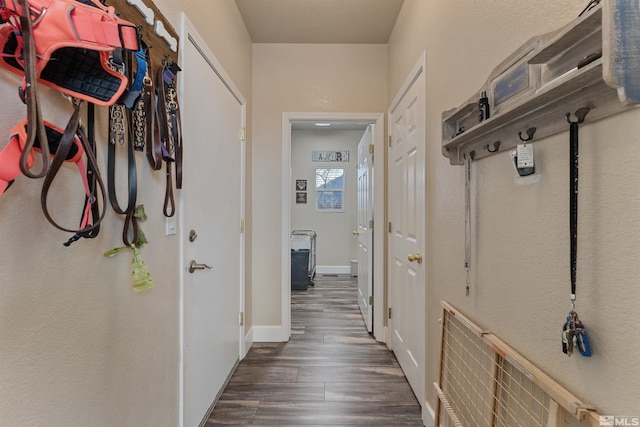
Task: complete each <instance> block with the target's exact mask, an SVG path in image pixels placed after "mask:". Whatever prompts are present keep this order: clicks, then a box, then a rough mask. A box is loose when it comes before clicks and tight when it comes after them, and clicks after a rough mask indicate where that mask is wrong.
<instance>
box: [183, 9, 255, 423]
mask: <svg viewBox="0 0 640 427" xmlns="http://www.w3.org/2000/svg"><path fill="white" fill-rule="evenodd" d="M189 41H190V42H191V43H193V46H194V47H195V48H196V49H197V50H198V51H199V52H200V54H201V55H202V57H203V58H204V59H205V60H206V61H207V63H208V64H209V66H210V67H211V69H212V70H213V71H214V72H215V73H216V74H217V75H218V77H219V78H220V80H221V81H222V82H223V83H224V85H225V86H226V87H227V89H229V92H230V93H231V94H232V95H233V96H234V97H235V98H236V99H237V100H238V103H239V104H240V105H241V110H242V111H241V114H242V118H241V123H242V126H243V127H245V128H246V111H247V103H246V101H245V99H244V97H243V96H242V94H241V93H240V91H239V90H238V88H237V87H236V86H235V84H234V83H233V81H232V80H231V77H229V75H228V74H227V72H226V71H225V70H224V68H223V67H222V65H221V64H220V62H218V60H217V58H216V57H215V55H214V54H213V53H212V52H211V50H210V49H209V48H208V47H207V44H206V42H205V41H204V39H203V38H202V37H201V36H200V34H199V33H198V31H197V30H196V27H195V26H194V25H193V24H192V23H191V21H190V20H189V18H188V17H187V15H186V14H185V13H184V12H181V13H180V49H179V61H178V62H179V64H180V67H182V69H186V67H187V65H186V64H185V57H184V52H185V50H186V43H188V42H189ZM184 85H185V82H184V79H181V78H178V89H179V96H180V101H181V102H182V101H183V99H182V96H184ZM182 103H183V102H182ZM183 105H184V103H183ZM241 143H242V148H241V165H240V167H241V177H242V178H241V179H242V182H241V191H242V195H241V207H240V214H241V216H242V218H245V192H246V182H245V181H246V180H245V175H246V144H245V141H242V142H241ZM178 198H179V199H178V206H179V211H178V216H179V218H178V221H179V227H178V237H179V239H180V240H179V241H180V242H184V241H185V238H186V236H185V231H184V230H185V227H184V215H181V212H184V198H183V197H182V193H181V192H179V196H178ZM245 244H246V242H245V234H244V233H241V235H240V251H241V252H240V260H241V261H240V283H239V284H238V286H239V287H240V294H239V296H240V307H239V312H241V313H244V311H245V306H244V299H245V292H244V288H245V280H246V278H245V271H244V270H245V262H244V259H245V257H244V250H245ZM178 258H179V261H178V262H179V264H178V270H179V271H180V274H179V279H180V289H179V328H180V330H179V339H178V342H179V346H180V347H179V367H178V369H179V373H178V377H179V385H178V388H179V403H178V406H179V408H178V412H179V423H178V425H179V426H180V427H183V426H184V273H185V269H184V268H182V266H184V265H185V257H184V245H183V244H180V254H179V257H178ZM239 329H240V331H239V334H240V339H239V341H240V345H239V348H238V355H239V360H242V359H243V358H244V356H245V355H246V352H247V349H248V348H250V347H251V344H252V343H253V341H252V340H249V341H248V342H249V347H247V346H246V344H247V339H246V337H245V327H244V325H242V326H240V328H239Z"/></svg>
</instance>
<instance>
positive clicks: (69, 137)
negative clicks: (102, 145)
mask: <svg viewBox="0 0 640 427" xmlns="http://www.w3.org/2000/svg"><path fill="white" fill-rule="evenodd" d="M81 105H82V101H80V102H78V103H77V104H76V105H75V111H74V113H73V115H72V116H71V119H69V123H67V127H66V128H65V130H64V133H63V135H62V138H61V139H60V145H59V146H58V150H57V151H56V154H55V156H54V158H53V161H52V162H51V167H50V169H49V172H48V173H47V175H46V176H45V178H44V182H43V184H42V191H41V193H40V204H41V206H42V212H43V213H44V216H45V217H46V218H47V220H48V221H49V222H50V223H51V225H53V226H54V227H56V228H57V229H59V230H62V231H68V232H71V233H82V232H89V231H92V230H94V229H96V228H97V227H98V226H99V224H100V223H101V222H102V219H103V218H104V215H105V213H106V209H102V211H101V212H100V215H99V216H98V218H97V220H94V223H93V224H88V221H84V220H83V224H84V225H85V226H84V227H82V225H83V224H81V228H80V229H79V230H74V229H70V228H66V227H63V226H61V225H60V224H58V223H57V222H56V221H54V219H53V218H52V216H51V214H50V213H49V208H48V205H47V199H48V196H49V189H50V187H51V184H52V183H53V180H54V179H55V177H56V175H57V173H58V171H59V170H60V167H61V166H62V164H63V163H64V161H65V159H66V158H67V156H68V154H69V151H70V150H71V147H72V146H73V143H74V141H73V139H74V136H77V137H78V139H79V140H80V142H81V144H82V148H83V149H84V152H85V155H86V156H87V169H88V170H91V171H92V174H93V175H94V176H95V179H96V184H97V186H98V188H99V189H100V193H101V195H102V206H103V207H104V206H106V191H105V188H104V183H103V182H102V178H101V177H100V171H99V168H98V164H97V162H96V158H95V154H94V152H93V149H92V147H91V146H90V144H89V142H88V140H87V136H86V134H85V133H84V130H83V129H82V127H81V126H80V107H81ZM45 140H46V139H45ZM45 140H43V141H45ZM42 145H43V146H44V145H47V144H42ZM95 197H96V195H95V194H92V195H90V196H89V198H90V199H91V198H93V199H94V201H95ZM85 212H86V208H85ZM85 215H86V213H85Z"/></svg>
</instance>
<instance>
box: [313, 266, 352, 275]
mask: <svg viewBox="0 0 640 427" xmlns="http://www.w3.org/2000/svg"><path fill="white" fill-rule="evenodd" d="M316 274H351V266H350V265H318V266H316Z"/></svg>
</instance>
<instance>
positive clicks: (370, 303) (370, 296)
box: [369, 295, 373, 305]
mask: <svg viewBox="0 0 640 427" xmlns="http://www.w3.org/2000/svg"><path fill="white" fill-rule="evenodd" d="M369 305H373V295H369Z"/></svg>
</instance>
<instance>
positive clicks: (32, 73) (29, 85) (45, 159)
mask: <svg viewBox="0 0 640 427" xmlns="http://www.w3.org/2000/svg"><path fill="white" fill-rule="evenodd" d="M18 1H19V4H20V7H21V8H22V12H21V16H20V26H21V29H22V37H23V43H24V46H23V50H22V54H23V56H24V83H23V84H24V87H23V89H22V91H21V97H22V98H23V101H24V102H25V103H26V104H27V119H28V120H29V121H28V125H27V141H26V143H25V146H24V147H23V149H22V155H21V156H20V170H21V171H22V173H23V174H24V175H25V176H27V177H29V178H42V177H43V176H45V175H46V174H47V172H48V170H49V164H50V159H49V154H50V153H49V147H48V146H47V144H42V147H41V156H40V158H41V160H42V165H41V169H40V172H32V171H31V170H30V169H29V168H30V162H29V156H30V155H31V151H32V150H31V149H32V148H33V147H34V145H35V140H36V137H37V138H38V140H40V141H46V140H47V134H46V131H45V128H44V119H43V117H42V106H41V104H40V98H39V96H38V86H37V85H38V82H37V71H36V61H37V58H36V45H35V41H34V39H33V31H32V22H31V9H30V8H29V1H28V0H18Z"/></svg>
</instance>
